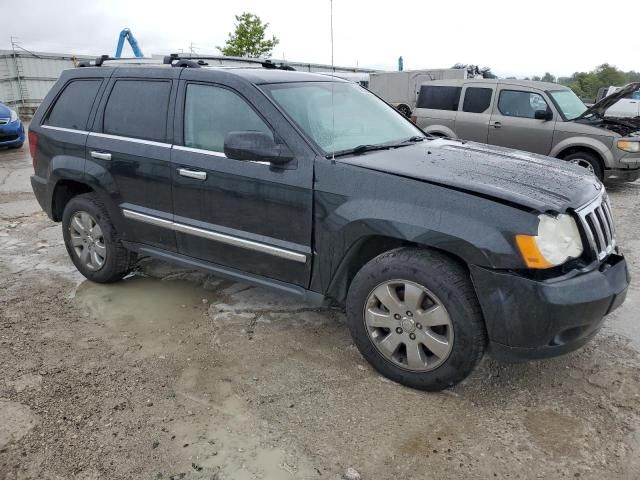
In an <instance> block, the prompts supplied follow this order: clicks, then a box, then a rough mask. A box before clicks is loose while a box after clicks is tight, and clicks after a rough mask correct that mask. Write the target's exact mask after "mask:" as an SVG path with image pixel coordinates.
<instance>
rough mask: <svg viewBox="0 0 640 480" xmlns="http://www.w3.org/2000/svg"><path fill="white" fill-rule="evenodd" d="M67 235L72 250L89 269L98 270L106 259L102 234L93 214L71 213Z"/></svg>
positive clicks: (105, 248)
mask: <svg viewBox="0 0 640 480" xmlns="http://www.w3.org/2000/svg"><path fill="white" fill-rule="evenodd" d="M69 236H70V240H71V246H72V248H73V251H74V252H75V254H76V255H77V256H78V259H79V260H80V261H81V262H82V264H83V265H84V266H85V267H86V268H88V269H89V270H93V271H96V270H100V269H101V268H102V267H103V266H104V263H105V261H106V260H107V247H106V245H105V243H104V235H103V233H102V229H101V228H100V225H98V222H97V221H96V219H95V218H93V216H92V215H91V214H89V213H87V212H84V211H78V212H75V213H74V214H73V216H72V217H71V221H70V222H69Z"/></svg>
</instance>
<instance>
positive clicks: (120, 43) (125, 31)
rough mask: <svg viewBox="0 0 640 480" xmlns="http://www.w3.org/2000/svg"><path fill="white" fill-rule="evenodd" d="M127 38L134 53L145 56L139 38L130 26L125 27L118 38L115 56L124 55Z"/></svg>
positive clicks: (137, 55)
mask: <svg viewBox="0 0 640 480" xmlns="http://www.w3.org/2000/svg"><path fill="white" fill-rule="evenodd" d="M125 39H127V40H128V41H129V45H131V50H133V54H134V55H135V56H136V57H138V58H140V57H144V54H143V53H142V50H140V46H139V45H138V42H137V40H136V39H135V37H134V36H133V33H131V30H129V29H128V28H124V29H123V30H122V31H121V32H120V37H119V38H118V46H117V47H116V56H115V58H120V57H121V56H122V47H123V46H124V40H125Z"/></svg>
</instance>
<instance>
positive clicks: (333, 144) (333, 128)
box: [329, 0, 336, 161]
mask: <svg viewBox="0 0 640 480" xmlns="http://www.w3.org/2000/svg"><path fill="white" fill-rule="evenodd" d="M329 10H330V16H331V76H332V77H333V74H334V73H335V72H336V68H335V66H334V65H333V0H329ZM334 83H335V80H332V81H331V159H332V160H333V161H335V160H336V109H335V106H334V103H333V84H334Z"/></svg>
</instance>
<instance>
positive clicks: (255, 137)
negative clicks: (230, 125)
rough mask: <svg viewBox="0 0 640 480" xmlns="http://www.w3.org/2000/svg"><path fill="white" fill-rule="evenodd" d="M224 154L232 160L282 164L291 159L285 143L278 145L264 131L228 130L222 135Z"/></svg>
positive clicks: (291, 156) (290, 153)
mask: <svg viewBox="0 0 640 480" xmlns="http://www.w3.org/2000/svg"><path fill="white" fill-rule="evenodd" d="M224 154H225V155H226V156H227V157H228V158H231V159H233V160H248V161H256V162H269V163H271V164H272V165H284V164H285V163H288V162H290V161H291V160H293V153H292V152H291V150H289V148H288V147H287V146H286V145H279V144H276V142H274V141H273V138H272V137H271V136H270V135H267V134H266V133H264V132H257V131H253V130H252V131H247V132H228V133H227V134H226V135H225V136H224Z"/></svg>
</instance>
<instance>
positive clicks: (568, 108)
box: [549, 90, 587, 120]
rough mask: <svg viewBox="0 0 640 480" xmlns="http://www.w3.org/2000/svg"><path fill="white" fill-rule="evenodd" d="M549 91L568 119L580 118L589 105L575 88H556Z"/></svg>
mask: <svg viewBox="0 0 640 480" xmlns="http://www.w3.org/2000/svg"><path fill="white" fill-rule="evenodd" d="M549 93H550V94H551V96H552V97H553V99H554V100H555V102H556V105H557V106H558V108H559V109H560V111H561V112H562V114H563V115H564V118H566V119H567V120H573V119H575V118H578V117H579V116H580V115H582V114H583V113H584V112H585V110H586V109H587V106H586V105H585V104H584V102H583V101H582V100H580V98H579V97H578V96H577V95H576V94H575V93H573V90H555V91H553V92H549Z"/></svg>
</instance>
